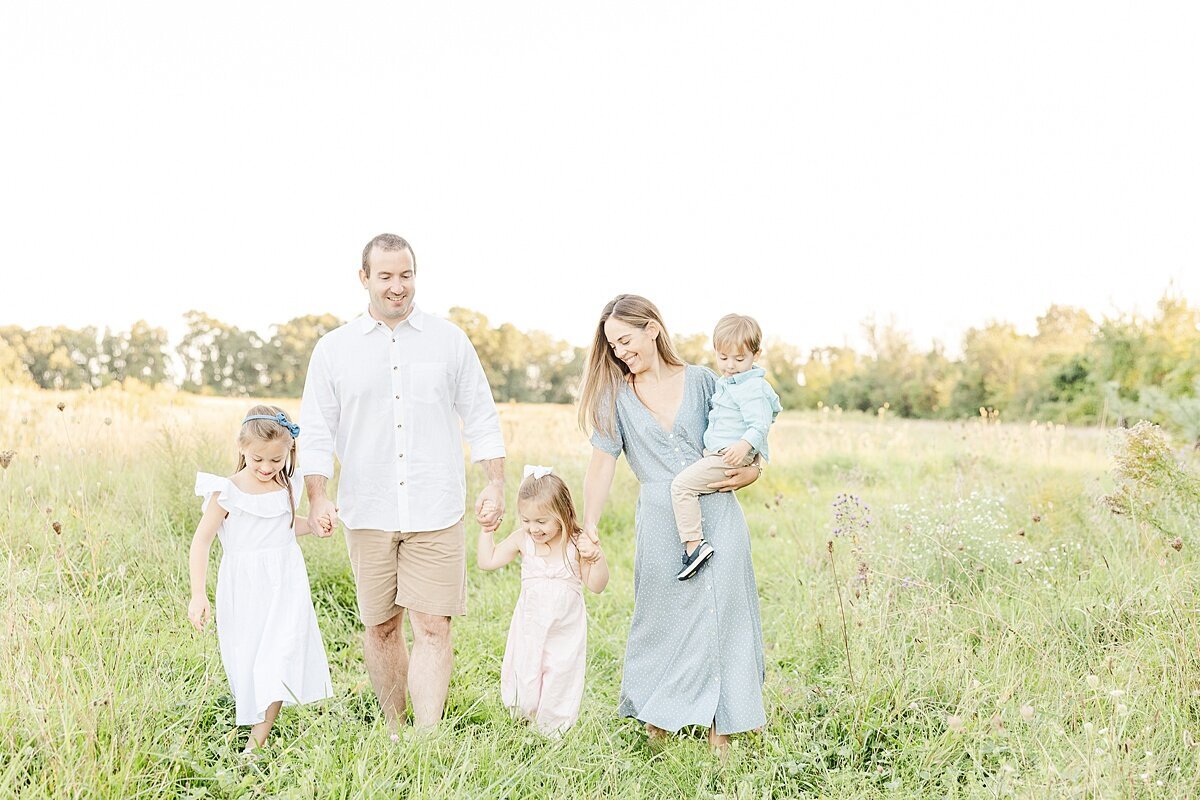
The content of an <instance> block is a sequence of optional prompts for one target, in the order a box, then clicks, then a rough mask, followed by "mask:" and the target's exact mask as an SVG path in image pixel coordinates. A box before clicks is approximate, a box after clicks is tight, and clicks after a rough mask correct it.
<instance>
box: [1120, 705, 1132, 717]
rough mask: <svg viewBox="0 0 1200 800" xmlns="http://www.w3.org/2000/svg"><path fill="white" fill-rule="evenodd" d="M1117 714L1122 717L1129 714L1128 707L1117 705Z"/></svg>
mask: <svg viewBox="0 0 1200 800" xmlns="http://www.w3.org/2000/svg"><path fill="white" fill-rule="evenodd" d="M1117 713H1118V714H1119V715H1121V716H1122V717H1123V716H1125V715H1126V714H1128V713H1129V706H1127V705H1125V704H1124V703H1117Z"/></svg>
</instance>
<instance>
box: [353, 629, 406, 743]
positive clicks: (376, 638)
mask: <svg viewBox="0 0 1200 800" xmlns="http://www.w3.org/2000/svg"><path fill="white" fill-rule="evenodd" d="M403 621H404V609H400V613H399V614H397V615H396V616H394V617H392V618H391V619H389V620H388V621H387V622H381V623H380V624H378V625H368V626H367V631H366V635H365V636H364V637H363V661H364V662H365V663H366V665H367V674H368V675H369V676H371V686H372V687H373V688H374V689H375V696H376V697H378V698H379V706H380V708H382V709H383V718H384V720H386V721H387V726H388V732H389V733H392V734H395V733H397V732H399V730H400V726H401V725H403V724H404V708H405V697H404V687H405V684H406V683H407V678H408V647H407V645H405V643H404V627H403V624H402V623H403Z"/></svg>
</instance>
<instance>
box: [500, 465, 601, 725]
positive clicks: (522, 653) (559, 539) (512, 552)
mask: <svg viewBox="0 0 1200 800" xmlns="http://www.w3.org/2000/svg"><path fill="white" fill-rule="evenodd" d="M517 512H518V514H519V515H520V519H521V525H520V527H518V528H517V529H516V530H514V531H513V532H512V533H511V534H509V535H508V538H506V539H505V540H504V541H502V542H501V543H500V544H495V542H493V540H492V534H490V533H488V532H486V531H481V532H480V534H479V546H478V548H477V551H476V554H477V557H478V562H479V567H480V569H484V570H493V569H499V568H500V567H503V566H504V565H505V564H508V563H509V562H511V561H512V560H513V559H514V558H516V557H517V556H518V555H520V556H521V596H520V597H519V598H518V599H517V607H516V609H514V610H513V617H512V624H511V626H510V627H509V629H508V644H507V645H506V646H505V648H504V663H503V664H502V665H501V667H500V697H501V699H502V700H503V701H504V705H505V706H506V707H507V708H508V709H509V710H510V711H511V712H512V714H513V716H515V717H518V718H523V719H527V720H529V721H530V722H532V723H533V724H534V726H535V727H536V728H537V729H538V730H539V731H540V732H541V733H543V734H545V735H547V736H550V737H557V736H560V735H561V734H562V733H564V732H565V731H566V730H567V729H568V728H570V727H571V726H572V725H574V724H575V721H576V720H578V719H579V704H580V702H581V701H582V700H583V678H584V672H585V668H586V666H587V613H586V611H585V610H584V606H583V590H582V587H583V586H587V587H588V589H590V590H591V591H592V592H596V593H599V592H602V591H604V587H605V586H607V585H608V563H607V562H606V561H605V560H604V554H603V553H598V555H597V557H596V559H595V560H594V561H592V562H590V563H589V562H587V561H582V560H581V559H580V558H579V551H578V550H577V549H576V547H575V543H576V541H577V539H578V537H579V533H580V527H579V522H578V521H577V519H576V516H575V506H574V505H573V504H572V502H571V493H570V491H569V490H568V489H567V485H566V484H565V483H563V482H562V479H560V478H559V477H558V476H557V475H553V474H551V471H550V468H549V467H533V466H527V467H525V478H524V480H522V481H521V488H520V489H519V490H518V491H517Z"/></svg>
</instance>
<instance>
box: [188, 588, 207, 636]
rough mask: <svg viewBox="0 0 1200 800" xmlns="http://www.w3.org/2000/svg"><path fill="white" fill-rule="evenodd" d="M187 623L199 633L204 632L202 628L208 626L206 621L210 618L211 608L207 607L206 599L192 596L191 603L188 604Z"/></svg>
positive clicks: (201, 596) (199, 595)
mask: <svg viewBox="0 0 1200 800" xmlns="http://www.w3.org/2000/svg"><path fill="white" fill-rule="evenodd" d="M187 613H188V621H189V622H191V623H192V627H193V628H195V629H196V630H198V631H200V632H201V633H203V632H204V626H206V625H207V624H208V620H209V619H210V618H211V617H212V608H211V607H210V606H209V605H208V598H207V597H206V596H204V595H202V594H197V595H193V596H192V601H191V602H190V603H188V612H187Z"/></svg>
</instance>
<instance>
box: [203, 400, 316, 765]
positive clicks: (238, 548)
mask: <svg viewBox="0 0 1200 800" xmlns="http://www.w3.org/2000/svg"><path fill="white" fill-rule="evenodd" d="M299 434H300V427H299V426H298V425H295V424H294V423H292V422H291V421H290V420H289V419H288V417H287V415H286V414H284V412H283V411H281V410H280V409H278V408H276V407H274V406H264V405H258V406H254V407H253V408H251V409H250V412H249V413H248V414H247V415H246V418H245V419H244V420H243V421H242V427H241V430H240V431H239V432H238V436H237V446H238V453H239V455H238V465H237V471H236V472H235V473H234V474H233V475H232V476H231V477H228V478H222V477H219V476H217V475H210V474H208V473H206V472H201V473H199V474H197V475H196V494H198V495H200V496H202V497H204V498H205V499H204V515H203V516H202V517H201V518H200V524H199V525H198V526H197V527H196V534H195V536H193V537H192V547H191V553H190V556H189V562H188V563H189V570H190V573H191V586H192V599H191V602H190V603H189V604H188V619H189V620H191V622H192V624H193V625H194V626H195V627H196V629H197V630H199V631H203V630H204V627H205V625H207V623H208V620H209V618H210V617H211V616H212V610H211V608H210V607H209V604H208V590H207V586H206V584H207V573H208V553H209V549H210V547H211V546H212V541H213V538H214V537H216V536H220V538H221V550H222V554H221V566H220V568H219V569H218V571H217V639H218V641H219V642H220V645H221V661H222V662H223V663H224V665H225V673H226V674H227V675H228V677H229V688H230V690H231V691H232V692H233V697H234V701H235V703H236V707H237V713H236V722H237V724H238V725H250V726H252V727H251V729H250V737H249V740H248V741H247V742H246V750H247V751H250V750H254V749H255V748H258V747H262V746H263V744H264V743H265V742H266V740H267V734H269V733H270V732H271V726H272V725H273V724H274V723H275V716H276V715H277V714H278V713H279V709H280V707H281V706H284V705H293V704H295V703H311V702H313V701H315V700H321V699H324V698H326V697H330V696H332V694H333V687H332V686H331V684H330V681H329V664H328V662H327V661H326V659H325V645H324V644H323V643H322V642H321V632H320V630H319V629H318V628H317V615H316V613H315V611H314V610H313V605H312V595H311V594H310V593H309V586H308V570H306V569H305V567H304V556H303V554H302V553H301V551H300V546H299V544H297V543H296V537H297V536H303V535H305V534H307V533H317V535H319V536H328V535H329V534H330V533H331V532H332V529H333V525H332V522H331V521H330V520H329V519H326V518H322V519H320V520H313V521H311V522H310V521H309V520H308V519H306V518H304V517H298V516H296V505H297V504H298V502H299V499H300V498H299V496H298V494H297V492H296V489H295V487H294V486H293V484H292V482H291V477H292V473H293V472H294V471H295V469H296V437H297V436H299Z"/></svg>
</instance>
